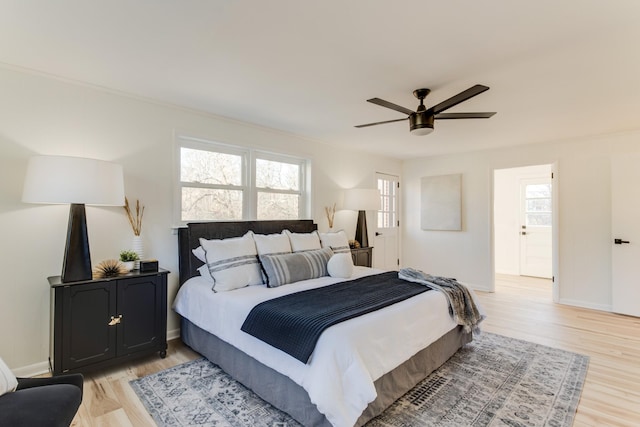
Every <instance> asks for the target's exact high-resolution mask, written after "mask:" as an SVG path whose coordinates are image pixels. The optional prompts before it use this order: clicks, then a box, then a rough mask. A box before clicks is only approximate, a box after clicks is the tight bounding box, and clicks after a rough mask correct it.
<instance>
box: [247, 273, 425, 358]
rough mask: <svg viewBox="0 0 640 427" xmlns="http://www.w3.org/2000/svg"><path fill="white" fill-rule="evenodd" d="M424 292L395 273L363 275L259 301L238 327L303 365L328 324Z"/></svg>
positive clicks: (421, 288)
mask: <svg viewBox="0 0 640 427" xmlns="http://www.w3.org/2000/svg"><path fill="white" fill-rule="evenodd" d="M288 286H295V285H288ZM427 290H429V289H428V288H427V287H425V286H423V285H420V284H417V283H411V282H407V281H405V280H402V279H399V278H398V272H397V271H390V272H386V273H381V274H376V275H373V276H366V277H361V278H359V279H355V280H350V281H347V282H341V283H336V284H335V285H331V286H326V287H323V288H318V289H311V290H308V291H302V292H297V293H295V294H290V295H285V296H283V297H280V298H275V299H272V300H269V301H265V302H263V303H260V304H258V305H256V306H255V307H254V308H253V309H252V310H251V312H250V313H249V315H248V316H247V318H246V319H245V321H244V324H243V325H242V330H243V331H244V332H246V333H248V334H251V335H253V336H254V337H256V338H258V339H260V340H262V341H264V342H266V343H268V344H270V345H272V346H274V347H276V348H278V349H280V350H282V351H284V352H285V353H288V354H290V355H291V356H293V357H295V358H296V359H298V360H300V361H301V362H303V363H307V362H308V360H309V357H310V356H311V353H313V350H314V348H315V346H316V342H317V341H318V339H319V338H320V334H322V332H323V331H324V330H325V329H327V328H328V327H329V326H332V325H335V324H336V323H339V322H344V321H345V320H349V319H352V318H354V317H357V316H361V315H363V314H366V313H370V312H372V311H375V310H378V309H381V308H383V307H387V306H389V305H392V304H395V303H397V302H400V301H403V300H405V299H407V298H410V297H412V296H414V295H418V294H420V293H422V292H425V291H427Z"/></svg>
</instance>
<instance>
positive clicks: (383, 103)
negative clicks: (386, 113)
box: [367, 98, 415, 115]
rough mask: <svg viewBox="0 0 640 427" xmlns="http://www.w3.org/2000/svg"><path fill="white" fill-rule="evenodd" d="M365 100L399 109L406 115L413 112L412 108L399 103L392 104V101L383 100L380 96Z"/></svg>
mask: <svg viewBox="0 0 640 427" xmlns="http://www.w3.org/2000/svg"><path fill="white" fill-rule="evenodd" d="M367 102H370V103H372V104H376V105H379V106H381V107H386V108H391V109H392V110H396V111H399V112H401V113H405V114H407V115H409V114H413V113H415V111H413V110H410V109H408V108H404V107H402V106H400V105H396V104H394V103H393V102H389V101H385V100H384V99H380V98H371V99H367Z"/></svg>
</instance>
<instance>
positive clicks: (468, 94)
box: [427, 85, 489, 114]
mask: <svg viewBox="0 0 640 427" xmlns="http://www.w3.org/2000/svg"><path fill="white" fill-rule="evenodd" d="M487 90H489V87H488V86H483V85H475V86H473V87H470V88H469V89H467V90H463V91H462V92H460V93H459V94H457V95H454V96H452V97H451V98H449V99H447V100H445V101H442V102H441V103H439V104H436V105H434V106H433V107H431V108H429V110H427V111H429V112H432V113H433V114H438V113H441V112H443V111H444V110H448V109H449V108H451V107H453V106H454V105H458V104H460V103H461V102H464V101H466V100H467V99H469V98H473V97H474V96H476V95H480V94H481V93H482V92H484V91H487Z"/></svg>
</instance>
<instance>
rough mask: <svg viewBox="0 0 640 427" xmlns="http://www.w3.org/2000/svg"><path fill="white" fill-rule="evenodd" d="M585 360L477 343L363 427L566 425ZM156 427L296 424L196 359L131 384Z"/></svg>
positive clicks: (502, 340)
mask: <svg viewBox="0 0 640 427" xmlns="http://www.w3.org/2000/svg"><path fill="white" fill-rule="evenodd" d="M588 363H589V358H588V357H587V356H583V355H580V354H576V353H571V352H567V351H563V350H558V349H555V348H551V347H546V346H542V345H538V344H534V343H530V342H527V341H521V340H516V339H512V338H507V337H504V336H501V335H495V334H490V333H486V332H485V333H483V334H482V335H481V336H479V337H474V341H473V342H472V343H471V344H467V345H466V346H465V347H463V348H462V349H461V350H460V351H458V352H457V353H456V354H455V355H454V356H453V357H452V358H451V359H449V360H448V361H447V362H446V363H445V364H444V365H442V366H441V367H440V368H439V369H438V370H436V371H435V372H433V373H432V374H431V375H430V376H429V377H427V378H426V379H425V380H423V381H422V382H421V383H420V384H418V385H417V386H416V387H415V388H414V389H413V390H411V391H410V392H408V393H407V394H405V395H404V396H403V397H401V398H400V399H399V400H398V401H396V402H395V403H394V404H393V405H392V406H391V407H389V408H388V409H387V410H386V411H385V412H384V413H383V414H381V415H380V416H378V417H377V418H375V419H373V420H371V421H370V422H369V423H368V424H367V427H391V426H393V427H400V426H407V427H408V426H456V427H460V426H512V427H513V426H523V427H524V426H527V427H529V426H554V427H560V426H571V425H572V424H573V418H574V416H575V412H576V408H577V406H578V401H579V400H580V393H581V392H582V386H583V384H584V378H585V376H586V373H587V366H588ZM131 386H132V387H133V389H134V390H135V391H136V393H137V394H138V396H139V397H140V399H141V400H142V402H143V403H144V405H145V406H146V408H147V410H148V411H149V413H150V414H151V415H152V416H153V418H154V420H155V421H156V423H157V424H158V425H159V426H163V427H164V426H192V425H199V426H225V427H226V426H233V427H244V426H246V427H254V426H264V427H290V426H299V424H298V423H297V422H296V421H294V420H293V419H291V418H290V417H289V416H288V415H287V414H285V413H283V412H281V411H279V410H277V409H275V408H274V407H272V406H271V405H269V404H268V403H266V402H264V401H263V400H262V399H260V398H259V397H258V396H256V395H255V394H254V393H253V392H251V391H250V390H248V389H246V388H245V387H244V386H242V385H241V384H239V383H237V382H236V381H234V380H233V379H231V378H230V377H229V376H228V375H227V374H226V373H224V371H222V370H221V369H220V368H219V367H217V366H216V365H214V364H212V363H210V362H208V361H206V360H205V359H198V360H194V361H192V362H188V363H185V364H183V365H179V366H175V367H173V368H170V369H167V370H165V371H162V372H158V373H156V374H153V375H149V376H147V377H144V378H140V379H138V380H134V381H131Z"/></svg>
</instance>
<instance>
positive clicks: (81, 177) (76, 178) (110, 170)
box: [22, 156, 124, 282]
mask: <svg viewBox="0 0 640 427" xmlns="http://www.w3.org/2000/svg"><path fill="white" fill-rule="evenodd" d="M22 201H23V202H25V203H50V204H58V203H65V204H66V203H69V204H71V207H70V209H69V224H68V228H67V240H66V245H65V250H64V261H63V263H62V278H61V279H62V282H76V281H80V280H90V279H91V278H92V272H91V254H90V252H89V236H88V234H87V219H86V214H85V208H84V206H85V204H86V205H97V206H123V205H124V178H123V173H122V166H121V165H119V164H116V163H111V162H106V161H103V160H94V159H85V158H81V157H66V156H35V157H32V158H31V159H29V164H28V166H27V174H26V178H25V183H24V190H23V192H22Z"/></svg>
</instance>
